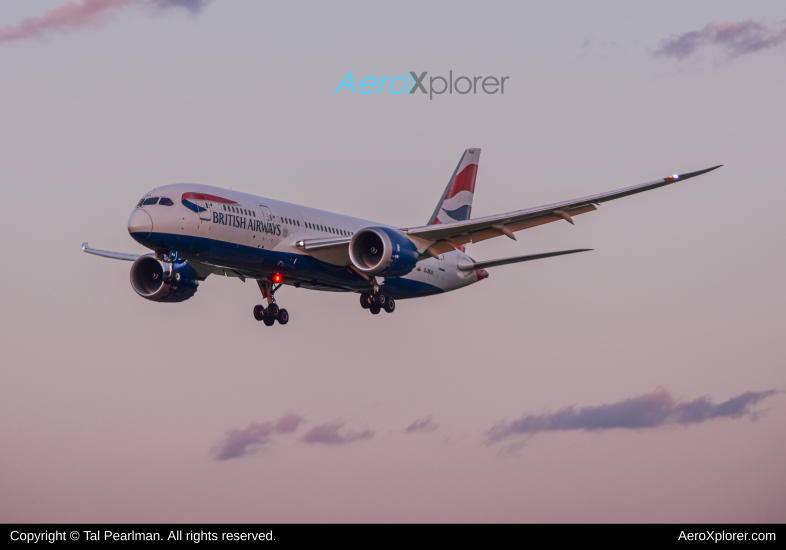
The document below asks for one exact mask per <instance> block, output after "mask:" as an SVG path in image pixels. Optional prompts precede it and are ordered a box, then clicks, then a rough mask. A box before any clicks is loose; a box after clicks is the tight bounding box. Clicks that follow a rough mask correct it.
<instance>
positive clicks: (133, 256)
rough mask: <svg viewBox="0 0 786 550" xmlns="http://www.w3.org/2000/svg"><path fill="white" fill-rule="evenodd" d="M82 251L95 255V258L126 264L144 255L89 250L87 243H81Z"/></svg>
mask: <svg viewBox="0 0 786 550" xmlns="http://www.w3.org/2000/svg"><path fill="white" fill-rule="evenodd" d="M82 250H84V251H85V252H87V253H88V254H95V255H96V256H103V257H104V258H112V259H115V260H126V261H128V262H135V261H136V260H137V258H139V257H140V256H144V254H123V253H122V252H109V251H108V250H98V249H97V248H90V246H89V245H88V244H87V243H82Z"/></svg>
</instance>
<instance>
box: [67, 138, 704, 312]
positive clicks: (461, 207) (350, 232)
mask: <svg viewBox="0 0 786 550" xmlns="http://www.w3.org/2000/svg"><path fill="white" fill-rule="evenodd" d="M479 160H480V149H467V150H466V151H465V152H464V154H463V155H462V157H461V160H460V161H459V163H458V166H457V167H456V170H455V171H454V172H453V176H452V177H451V178H450V181H449V182H448V185H447V187H446V188H445V191H444V193H443V194H442V197H441V199H440V201H439V203H438V204H437V208H436V209H435V210H434V213H433V214H432V216H431V219H430V220H429V221H428V223H427V224H426V225H423V226H419V227H409V228H398V227H393V226H390V225H385V224H381V223H377V222H371V221H367V220H362V219H358V218H352V217H349V216H343V215H340V214H333V213H331V212H325V211H323V210H317V209H315V208H308V207H305V206H299V205H296V204H290V203H285V202H281V201H276V200H273V199H269V198H265V197H258V196H255V195H249V194H247V193H241V192H238V191H232V190H227V189H221V188H218V187H211V186H207V185H197V184H191V183H180V184H174V185H166V186H164V187H157V188H155V189H153V190H152V191H150V192H149V193H147V194H146V195H145V196H144V197H143V198H142V199H141V200H140V201H139V203H138V204H137V205H136V208H135V209H134V211H133V212H131V217H130V218H129V219H128V232H129V233H130V234H131V236H132V237H133V238H134V239H135V240H136V241H138V242H139V243H140V244H142V245H143V246H145V247H147V248H149V249H150V250H152V251H153V253H151V254H147V255H143V256H140V255H136V254H122V253H118V252H107V251H104V250H96V249H94V248H90V247H89V246H88V244H87V243H84V244H83V245H82V248H83V250H84V251H85V252H89V253H90V254H96V255H98V256H104V257H107V258H115V259H119V260H128V261H132V262H133V264H132V266H131V286H132V288H133V289H134V290H135V291H136V293H137V294H139V295H140V296H142V297H143V298H146V299H148V300H152V301H154V302H182V301H184V300H188V299H189V298H191V296H193V295H194V293H195V292H196V291H197V287H198V286H199V281H204V280H205V278H207V276H208V275H211V274H216V275H224V276H227V277H239V278H240V279H241V280H243V281H245V280H246V279H254V280H256V281H257V283H258V285H259V288H260V290H261V291H262V296H263V298H264V299H265V301H266V305H257V306H255V307H254V317H255V318H256V319H257V320H258V321H263V322H264V323H265V325H267V326H271V325H273V324H274V323H275V322H276V321H278V322H279V323H280V324H282V325H285V324H286V323H287V322H289V313H288V312H287V310H286V309H283V308H279V306H278V304H277V303H276V300H275V293H276V291H277V290H279V288H281V286H282V285H292V286H294V287H298V288H301V287H302V288H308V289H313V290H328V291H336V292H357V293H360V305H361V306H362V307H363V308H365V309H368V310H370V311H371V313H373V314H378V313H379V312H380V311H381V310H383V309H384V310H385V311H387V312H388V313H392V312H393V310H394V309H395V308H396V300H398V299H404V298H417V297H421V296H429V295H431V294H437V293H441V292H448V291H450V290H456V289H458V288H462V287H465V286H467V285H471V284H473V283H476V282H478V281H482V280H483V279H485V278H486V277H488V272H487V271H486V268H488V267H494V266H499V265H505V264H512V263H517V262H526V261H529V260H537V259H540V258H547V257H550V256H559V255H562V254H573V253H576V252H584V251H586V250H587V249H576V250H561V251H558V252H546V253H542V254H531V255H527V256H515V257H511V258H503V259H498V260H490V261H483V262H476V261H475V260H473V259H472V258H470V257H469V256H468V255H467V254H466V253H465V250H464V245H466V244H467V243H470V242H473V243H476V242H480V241H484V240H486V239H490V238H492V237H500V236H506V237H509V238H511V239H513V240H515V239H516V237H515V235H514V234H513V233H514V232H516V231H520V230H522V229H527V228H529V227H535V226H537V225H542V224H545V223H549V222H553V221H559V220H564V221H567V222H569V223H571V224H572V223H573V217H574V216H576V215H578V214H584V213H585V212H590V211H592V210H596V207H597V206H598V205H600V203H603V202H606V201H610V200H614V199H618V198H621V197H625V196H627V195H633V194H635V193H641V192H642V191H648V190H650V189H656V188H658V187H662V186H664V185H669V184H671V183H675V182H677V181H680V180H685V179H688V178H692V177H694V176H698V175H700V174H704V173H706V172H709V171H711V170H715V169H716V168H719V166H715V167H713V168H708V169H706V170H700V171H698V172H690V173H687V174H674V175H673V176H668V177H665V178H660V179H657V180H654V181H651V182H649V183H644V184H641V185H635V186H633V187H626V188H623V189H618V190H616V191H611V192H608V193H601V194H599V195H592V196H589V197H583V198H580V199H575V200H570V201H564V202H558V203H554V204H548V205H545V206H539V207H537V208H529V209H526V210H517V211H515V212H508V213H505V214H498V215H495V216H485V217H483V218H475V219H472V218H471V217H470V214H471V211H472V198H473V196H474V192H475V178H476V176H477V171H478V161H479Z"/></svg>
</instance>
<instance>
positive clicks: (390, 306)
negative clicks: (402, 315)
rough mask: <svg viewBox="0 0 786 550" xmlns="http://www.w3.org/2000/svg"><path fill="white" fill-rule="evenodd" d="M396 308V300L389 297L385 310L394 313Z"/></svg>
mask: <svg viewBox="0 0 786 550" xmlns="http://www.w3.org/2000/svg"><path fill="white" fill-rule="evenodd" d="M395 310H396V301H395V300H394V299H393V298H388V300H387V302H385V311H387V312H388V313H393V312H394V311H395Z"/></svg>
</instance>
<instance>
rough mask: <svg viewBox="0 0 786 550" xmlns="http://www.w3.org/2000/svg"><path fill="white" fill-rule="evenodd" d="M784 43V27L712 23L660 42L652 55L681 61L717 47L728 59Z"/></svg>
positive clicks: (777, 24) (758, 23)
mask: <svg viewBox="0 0 786 550" xmlns="http://www.w3.org/2000/svg"><path fill="white" fill-rule="evenodd" d="M784 42H786V23H785V22H782V23H768V22H765V21H754V20H753V19H748V20H746V21H739V22H736V23H724V22H713V23H710V24H708V25H706V26H705V27H704V28H703V29H701V30H700V31H692V32H686V33H683V34H680V35H677V36H674V37H672V38H670V39H668V40H663V41H662V42H661V43H660V46H659V47H658V49H656V50H655V51H653V52H652V54H653V55H659V56H664V57H673V58H676V59H678V60H680V61H682V60H683V59H686V58H688V57H690V56H691V55H693V54H694V53H695V52H696V50H698V49H699V48H702V47H705V46H718V47H720V48H721V49H723V50H724V51H725V52H726V54H727V55H728V57H730V58H735V57H739V56H741V55H745V54H749V53H755V52H758V51H761V50H765V49H767V48H772V47H775V46H778V45H780V44H783V43H784Z"/></svg>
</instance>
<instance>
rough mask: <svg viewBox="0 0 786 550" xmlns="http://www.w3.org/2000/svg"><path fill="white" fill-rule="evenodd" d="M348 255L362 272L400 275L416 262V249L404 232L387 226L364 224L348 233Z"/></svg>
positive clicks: (391, 275)
mask: <svg viewBox="0 0 786 550" xmlns="http://www.w3.org/2000/svg"><path fill="white" fill-rule="evenodd" d="M349 259H350V260H352V264H353V265H354V266H355V267H356V268H357V270H358V271H360V272H361V273H364V274H366V275H382V276H383V277H401V276H402V275H406V274H407V273H409V272H410V271H412V270H413V269H415V264H416V263H418V249H417V248H416V247H415V245H414V244H413V243H412V241H410V240H409V239H408V238H406V237H405V236H404V235H402V234H401V233H399V232H398V231H395V230H393V229H388V228H387V227H367V228H366V229H361V230H360V231H358V232H357V233H355V235H354V236H353V237H352V240H351V241H350V243H349Z"/></svg>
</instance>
